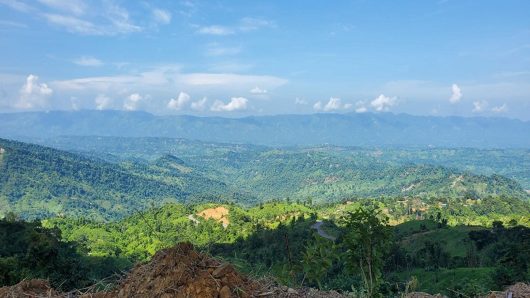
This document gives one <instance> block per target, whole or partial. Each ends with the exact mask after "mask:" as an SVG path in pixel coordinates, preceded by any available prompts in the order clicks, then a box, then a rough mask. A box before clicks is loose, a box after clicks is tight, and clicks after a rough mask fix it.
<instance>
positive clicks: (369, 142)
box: [0, 110, 530, 148]
mask: <svg viewBox="0 0 530 298" xmlns="http://www.w3.org/2000/svg"><path fill="white" fill-rule="evenodd" d="M0 118H2V125H1V126H0V136H1V137H6V138H12V139H23V138H24V137H42V136H46V137H52V136H61V135H78V136H88V135H100V136H126V137H146V136H149V137H171V138H185V139H195V140H200V141H208V142H228V143H247V144H257V145H267V146H293V145H319V144H332V145H340V146H435V147H476V148H528V147H530V138H527V137H526V135H527V134H528V131H530V122H529V121H522V120H518V119H508V118H485V117H457V116H448V117H435V116H413V115H408V114H392V113H362V114H354V113H349V114H333V113H317V114H307V115H296V114H289V115H273V116H247V117H242V118H224V117H217V116H216V117H198V116H191V115H163V116H157V115H153V114H150V113H147V112H143V111H132V112H127V111H112V110H109V111H95V110H81V111H50V112H23V113H4V114H0Z"/></svg>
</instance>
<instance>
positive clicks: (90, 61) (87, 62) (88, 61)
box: [74, 56, 103, 67]
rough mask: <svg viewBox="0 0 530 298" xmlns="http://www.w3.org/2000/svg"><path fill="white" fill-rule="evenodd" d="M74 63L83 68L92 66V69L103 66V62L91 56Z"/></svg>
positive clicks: (76, 60)
mask: <svg viewBox="0 0 530 298" xmlns="http://www.w3.org/2000/svg"><path fill="white" fill-rule="evenodd" d="M74 63H75V64H77V65H81V66H92V67H95V66H102V65H103V62H101V60H99V59H97V58H94V57H90V56H81V57H79V58H77V59H75V60H74Z"/></svg>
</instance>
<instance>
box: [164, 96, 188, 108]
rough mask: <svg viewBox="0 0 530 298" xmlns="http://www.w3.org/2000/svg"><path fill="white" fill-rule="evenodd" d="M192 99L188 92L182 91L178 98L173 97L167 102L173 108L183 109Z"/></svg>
mask: <svg viewBox="0 0 530 298" xmlns="http://www.w3.org/2000/svg"><path fill="white" fill-rule="evenodd" d="M189 101H190V96H189V95H188V94H187V93H184V92H180V93H179V96H178V97H177V98H172V99H170V100H169V102H168V103H167V107H168V108H170V109H172V110H177V111H178V110H181V109H182V108H184V107H185V106H186V104H187V103H188V102H189Z"/></svg>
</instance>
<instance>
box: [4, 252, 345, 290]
mask: <svg viewBox="0 0 530 298" xmlns="http://www.w3.org/2000/svg"><path fill="white" fill-rule="evenodd" d="M93 289H94V287H89V288H87V289H84V290H82V291H81V290H80V291H73V292H71V293H57V292H55V291H54V290H53V289H52V288H51V287H50V286H49V284H48V282H46V281H44V280H28V281H23V282H21V283H19V284H17V285H15V286H12V287H4V288H0V297H6V298H7V297H8V298H15V297H16V298H18V297H21V298H22V297H24V298H27V297H35V298H37V297H39V298H40V297H48V298H51V297H74V296H75V297H83V298H89V297H90V298H111V297H112V298H115V297H117V298H125V297H131V298H132V297H139V298H148V297H149V298H169V297H177V298H180V297H187V298H194V297H196V298H199V297H200V298H210V297H212V298H230V297H238V298H244V297H249V298H250V297H265V298H272V297H279V298H301V297H310V298H345V297H347V296H344V295H342V294H340V293H337V292H334V291H331V292H322V291H318V290H315V289H310V288H302V289H291V288H288V287H285V286H279V285H277V284H276V283H275V282H273V281H270V280H254V279H250V278H247V277H246V276H244V275H242V274H240V273H238V272H237V271H236V270H235V269H234V267H233V266H232V265H230V264H228V263H223V262H221V261H219V260H216V259H214V258H212V257H210V256H208V255H205V254H202V253H199V252H197V251H196V250H194V248H193V245H191V244H190V243H180V244H178V245H177V246H175V247H173V248H168V249H164V250H161V251H159V252H157V253H156V254H155V255H154V256H153V258H152V259H151V261H150V262H148V263H144V264H140V265H137V266H136V267H134V268H133V269H132V270H131V271H130V272H129V274H128V275H127V276H126V277H125V278H124V279H123V280H122V281H121V282H120V283H119V284H118V285H117V286H116V287H115V288H114V289H113V290H110V291H108V292H95V293H94V292H86V291H92V290H93Z"/></svg>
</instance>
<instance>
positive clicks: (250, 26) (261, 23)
mask: <svg viewBox="0 0 530 298" xmlns="http://www.w3.org/2000/svg"><path fill="white" fill-rule="evenodd" d="M274 26H275V24H274V22H272V21H269V20H265V19H257V18H249V17H245V18H242V19H241V21H240V22H239V26H238V29H239V30H241V31H253V30H258V29H260V28H263V27H274Z"/></svg>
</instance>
